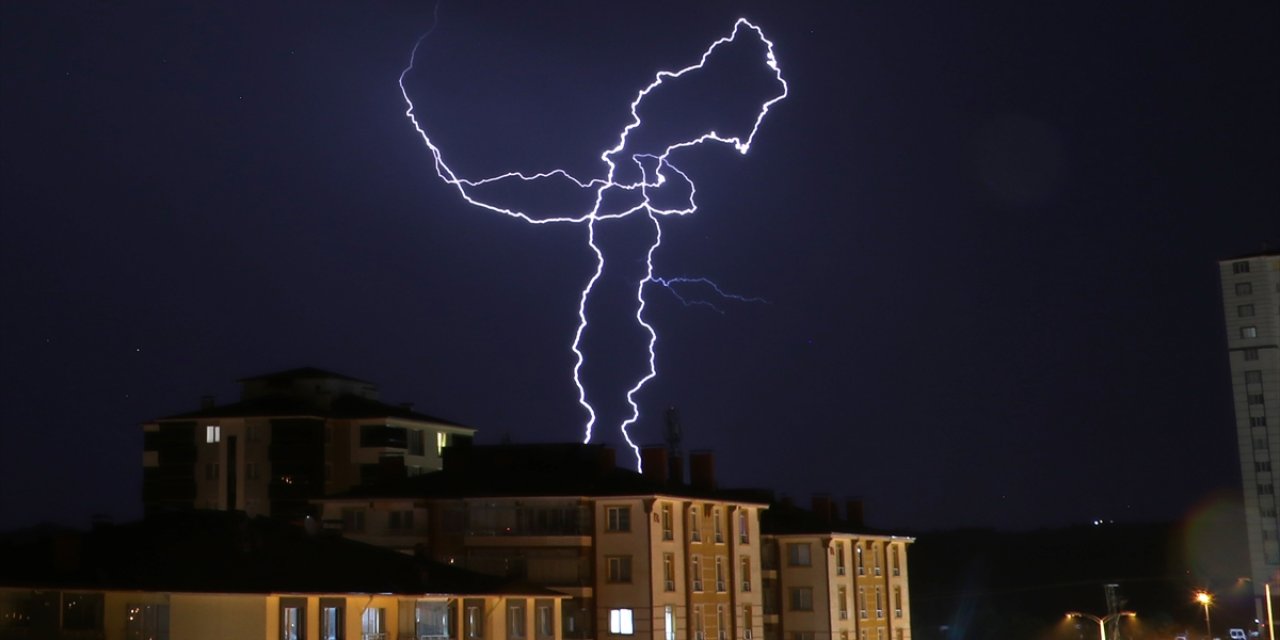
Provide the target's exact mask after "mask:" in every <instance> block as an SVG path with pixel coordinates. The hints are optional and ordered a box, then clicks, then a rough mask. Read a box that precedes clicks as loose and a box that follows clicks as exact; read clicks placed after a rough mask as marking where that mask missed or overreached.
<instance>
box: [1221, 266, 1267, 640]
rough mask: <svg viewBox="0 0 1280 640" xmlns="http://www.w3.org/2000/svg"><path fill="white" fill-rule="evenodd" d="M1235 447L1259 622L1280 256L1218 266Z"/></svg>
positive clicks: (1264, 567)
mask: <svg viewBox="0 0 1280 640" xmlns="http://www.w3.org/2000/svg"><path fill="white" fill-rule="evenodd" d="M1218 266H1219V269H1220V272H1221V277H1222V301H1223V308H1224V311H1225V315H1226V325H1227V355H1228V357H1229V358H1230V361H1231V389H1232V392H1233V396H1234V400H1235V412H1236V434H1237V436H1238V437H1239V440H1240V475H1241V476H1242V478H1243V482H1242V484H1243V487H1244V509H1245V525H1246V527H1247V528H1248V537H1249V561H1250V565H1251V569H1252V578H1253V588H1254V595H1255V601H1256V602H1257V605H1258V609H1259V611H1258V617H1259V618H1260V619H1261V618H1262V616H1263V610H1262V607H1263V605H1264V603H1263V592H1264V585H1266V584H1268V583H1269V584H1270V585H1271V589H1272V591H1273V592H1276V591H1277V590H1280V518H1277V516H1276V509H1277V497H1276V486H1277V484H1278V483H1277V479H1278V477H1280V254H1278V253H1275V252H1264V253H1257V254H1251V255H1245V256H1239V257H1236V258H1231V259H1228V260H1222V261H1220V262H1219V263H1218Z"/></svg>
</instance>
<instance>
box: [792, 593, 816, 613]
mask: <svg viewBox="0 0 1280 640" xmlns="http://www.w3.org/2000/svg"><path fill="white" fill-rule="evenodd" d="M791 610H792V611H813V588H812V587H792V588H791Z"/></svg>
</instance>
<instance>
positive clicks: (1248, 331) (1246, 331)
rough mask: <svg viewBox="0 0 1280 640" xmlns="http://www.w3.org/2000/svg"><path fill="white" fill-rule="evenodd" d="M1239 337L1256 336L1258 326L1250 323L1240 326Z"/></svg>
mask: <svg viewBox="0 0 1280 640" xmlns="http://www.w3.org/2000/svg"><path fill="white" fill-rule="evenodd" d="M1240 337H1241V338H1256V337H1258V328H1257V327H1255V326H1252V325H1251V326H1248V327H1240Z"/></svg>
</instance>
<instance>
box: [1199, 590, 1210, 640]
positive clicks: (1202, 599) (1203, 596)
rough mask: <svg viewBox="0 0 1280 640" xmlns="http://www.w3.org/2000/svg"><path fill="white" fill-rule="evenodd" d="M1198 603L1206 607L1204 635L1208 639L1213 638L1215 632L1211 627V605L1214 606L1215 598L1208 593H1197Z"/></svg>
mask: <svg viewBox="0 0 1280 640" xmlns="http://www.w3.org/2000/svg"><path fill="white" fill-rule="evenodd" d="M1196 602H1199V603H1200V604H1201V605H1203V606H1204V634H1205V637H1206V638H1212V637H1213V630H1212V629H1211V628H1210V627H1209V605H1211V604H1213V596H1212V595H1210V594H1209V592H1208V591H1197V592H1196Z"/></svg>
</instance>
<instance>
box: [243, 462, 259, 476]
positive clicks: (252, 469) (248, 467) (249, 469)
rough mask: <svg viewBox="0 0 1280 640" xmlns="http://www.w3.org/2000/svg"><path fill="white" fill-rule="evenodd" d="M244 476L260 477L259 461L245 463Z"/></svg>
mask: <svg viewBox="0 0 1280 640" xmlns="http://www.w3.org/2000/svg"><path fill="white" fill-rule="evenodd" d="M244 477H245V479H247V480H257V479H258V463H256V462H246V463H244Z"/></svg>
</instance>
